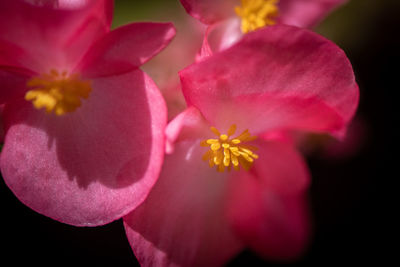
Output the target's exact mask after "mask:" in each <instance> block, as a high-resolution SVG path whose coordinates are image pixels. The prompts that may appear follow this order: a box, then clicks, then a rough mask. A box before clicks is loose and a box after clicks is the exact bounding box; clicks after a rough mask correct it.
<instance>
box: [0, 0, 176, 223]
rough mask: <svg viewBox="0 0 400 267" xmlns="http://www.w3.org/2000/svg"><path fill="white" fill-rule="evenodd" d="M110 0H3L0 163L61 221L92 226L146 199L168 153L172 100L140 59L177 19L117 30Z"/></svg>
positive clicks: (29, 201) (20, 188)
mask: <svg viewBox="0 0 400 267" xmlns="http://www.w3.org/2000/svg"><path fill="white" fill-rule="evenodd" d="M112 7H113V3H112V1H108V0H104V1H94V0H93V1H72V0H71V1H67V0H63V1H21V0H18V1H8V0H1V1H0V84H1V89H0V104H4V106H3V110H2V119H3V124H4V129H5V140H4V147H3V149H2V151H1V157H0V167H1V172H2V175H3V177H4V180H5V182H6V184H7V185H8V187H9V188H10V189H11V190H12V191H13V192H14V194H15V195H16V196H17V197H18V198H19V199H20V200H21V201H22V202H23V203H25V204H26V205H27V206H29V207H30V208H32V209H33V210H35V211H37V212H39V213H41V214H44V215H46V216H49V217H51V218H53V219H55V220H58V221H61V222H64V223H68V224H73V225H79V226H80V225H86V226H94V225H101V224H105V223H108V222H110V221H112V220H115V219H117V218H120V217H121V216H123V215H125V214H127V213H128V212H129V211H131V210H132V209H133V208H135V207H136V206H137V205H139V204H140V203H141V202H142V201H143V200H144V198H145V197H146V196H147V194H148V192H149V191H150V189H151V188H152V186H153V184H154V183H155V181H156V179H157V177H158V174H159V170H160V168H161V164H162V160H163V154H164V128H165V124H166V108H165V103H164V101H163V99H162V97H161V94H160V93H159V92H158V89H157V88H156V86H155V84H154V83H153V82H152V80H151V79H150V78H149V77H148V76H147V75H146V74H145V73H144V72H143V71H141V70H140V69H139V66H140V65H142V64H143V63H144V62H146V61H147V60H149V59H150V58H151V57H153V56H154V55H155V54H156V53H158V52H159V51H160V50H161V49H163V48H164V47H165V46H166V45H167V43H168V42H169V41H170V40H171V38H172V37H173V36H174V34H175V30H174V28H173V26H172V25H171V24H161V23H133V24H129V25H125V26H123V27H120V28H118V29H115V30H113V31H110V23H111V19H112V12H113V8H112Z"/></svg>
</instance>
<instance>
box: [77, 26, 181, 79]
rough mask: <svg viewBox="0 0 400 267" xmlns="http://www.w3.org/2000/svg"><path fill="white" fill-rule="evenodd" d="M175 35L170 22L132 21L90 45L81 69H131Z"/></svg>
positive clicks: (97, 72) (94, 72)
mask: <svg viewBox="0 0 400 267" xmlns="http://www.w3.org/2000/svg"><path fill="white" fill-rule="evenodd" d="M174 35H175V29H174V27H173V25H172V24H171V23H132V24H128V25H125V26H122V27H119V28H117V29H116V30H113V31H111V32H110V33H109V34H107V35H105V36H104V37H103V38H102V39H100V40H99V41H98V42H97V43H95V44H94V45H93V46H92V47H91V49H90V50H89V51H88V53H87V54H86V55H85V57H84V58H83V59H82V62H81V65H80V66H79V67H78V70H81V71H82V72H84V73H85V75H86V76H88V77H97V76H105V75H113V74H118V73H123V72H127V71H130V70H132V69H133V68H136V67H139V66H140V65H142V64H143V63H145V62H146V61H148V60H149V59H151V58H152V57H153V56H154V55H156V54H157V53H158V52H160V51H161V50H162V49H163V48H164V47H165V46H166V45H167V44H168V43H169V42H170V41H171V39H172V38H173V37H174Z"/></svg>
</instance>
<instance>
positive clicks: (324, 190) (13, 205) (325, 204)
mask: <svg viewBox="0 0 400 267" xmlns="http://www.w3.org/2000/svg"><path fill="white" fill-rule="evenodd" d="M176 1H178V0H176ZM144 2H147V5H148V4H149V3H150V2H151V1H143V3H141V2H140V1H129V2H128V1H117V3H116V12H115V14H116V22H115V25H119V24H122V23H125V22H126V21H127V20H128V19H130V17H129V16H131V17H132V19H133V20H143V19H144V20H146V17H144V15H143V14H146V12H145V11H147V12H151V10H144V9H146V7H145V5H146V3H144ZM154 2H156V3H158V4H159V3H161V2H162V1H154ZM168 2H172V1H168ZM127 6H132V9H130V10H135V12H136V13H134V14H131V13H129V11H130V10H129V9H127ZM135 7H138V8H135ZM142 11H143V12H142ZM128 14H129V16H128ZM399 14H400V1H398V0H376V1H374V0H352V1H351V0H350V3H349V4H347V5H346V6H344V7H342V8H340V9H339V10H337V11H336V12H335V13H333V14H332V15H331V16H330V17H329V18H327V20H326V21H325V22H324V23H323V24H322V25H321V26H320V27H318V28H317V31H318V32H319V33H321V34H323V35H325V36H326V37H328V38H329V39H332V40H333V41H334V42H336V43H337V44H338V45H339V46H340V47H342V49H343V50H344V51H345V52H346V54H347V55H348V57H349V59H350V61H351V62H352V64H353V67H354V71H355V74H356V78H357V81H358V84H359V86H360V94H361V98H360V106H359V109H358V112H357V115H356V119H357V120H360V121H362V122H363V125H364V126H363V132H362V136H361V137H360V138H362V142H361V146H360V147H359V148H358V149H357V151H356V152H355V153H353V155H350V156H345V157H342V158H341V157H333V158H332V157H321V155H320V154H319V153H314V154H311V155H309V156H308V158H307V161H308V163H309V167H310V170H311V174H312V179H313V180H312V181H313V182H312V186H311V192H310V198H311V207H312V211H313V216H314V229H315V231H314V238H313V242H312V244H311V246H310V248H309V250H308V252H307V253H306V254H305V255H304V257H303V258H302V259H299V260H298V261H296V262H293V263H288V264H287V265H289V266H299V265H305V266H309V265H310V264H315V263H318V264H324V265H325V264H328V263H340V264H346V263H357V264H360V263H370V262H372V263H376V264H383V263H384V262H386V261H389V260H395V261H399V260H398V257H396V258H395V257H394V256H395V255H396V254H395V253H396V252H397V253H398V241H397V239H396V237H395V234H396V236H397V231H395V230H396V229H397V227H398V224H397V225H396V223H395V222H394V217H393V215H394V214H396V213H398V211H399V208H398V206H397V205H396V206H395V203H398V202H397V199H396V202H395V196H396V195H399V194H396V193H392V190H390V189H393V191H395V190H398V188H396V187H395V186H394V181H396V180H397V179H399V174H398V172H396V171H394V169H395V166H396V165H399V164H400V163H399V162H397V161H398V159H399V157H398V156H397V155H396V154H395V153H394V151H395V141H396V136H398V133H397V132H396V131H395V128H396V126H397V124H398V123H399V121H400V120H399V118H398V115H399V112H397V109H396V104H395V103H396V101H397V102H398V101H399V98H396V97H395V95H396V93H397V91H399V89H400V88H399V83H398V80H399V78H398V77H399V76H400V73H399V67H398V64H399V61H400V52H399V49H400V37H399V33H400V32H399V25H400V15H399ZM399 106H400V105H397V107H399ZM395 135H396V136H395ZM0 212H1V219H0V233H1V236H0V242H1V244H2V247H1V249H0V259H1V262H2V263H1V265H2V266H7V265H15V266H19V265H28V264H29V265H33V266H35V265H36V264H37V265H38V266H60V265H61V266H64V265H75V266H81V265H84V264H89V265H90V266H136V265H138V263H137V262H136V260H135V257H134V255H133V253H132V252H131V249H130V247H129V244H128V241H127V239H126V237H125V233H124V229H123V226H122V222H121V221H120V220H119V221H116V222H113V223H111V224H109V225H106V226H102V227H97V228H77V227H73V226H69V225H64V224H61V223H59V222H56V221H53V220H51V219H49V218H47V217H44V216H42V215H39V214H37V213H35V212H33V211H32V210H30V209H29V208H28V207H26V206H24V205H23V204H22V203H20V202H19V201H18V199H17V198H16V197H15V196H14V195H13V194H12V192H11V191H10V190H9V189H8V188H7V186H6V185H5V184H4V181H3V180H2V179H1V180H0ZM395 232H396V233H395ZM392 242H394V245H393V243H392ZM4 263H5V264H4ZM274 265H280V264H277V263H273V262H266V261H263V260H262V259H260V258H258V257H257V256H256V255H255V254H253V253H252V252H250V251H245V252H243V253H242V254H240V255H238V256H237V257H236V258H234V259H233V260H232V261H231V262H230V263H229V264H228V266H274ZM324 265H323V266H324Z"/></svg>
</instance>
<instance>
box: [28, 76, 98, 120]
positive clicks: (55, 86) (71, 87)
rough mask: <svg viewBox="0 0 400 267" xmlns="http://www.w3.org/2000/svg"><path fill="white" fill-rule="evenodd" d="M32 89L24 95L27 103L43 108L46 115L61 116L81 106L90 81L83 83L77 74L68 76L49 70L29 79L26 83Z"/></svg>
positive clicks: (89, 86)
mask: <svg viewBox="0 0 400 267" xmlns="http://www.w3.org/2000/svg"><path fill="white" fill-rule="evenodd" d="M27 86H28V87H29V88H32V89H31V90H29V91H28V92H27V93H26V94H25V99H26V100H27V101H32V104H33V106H34V107H35V108H37V109H41V108H45V109H46V112H47V113H51V112H54V113H55V114H56V115H63V114H65V113H67V112H72V111H75V110H76V109H77V108H78V107H80V106H81V98H85V99H87V98H88V97H89V94H90V92H91V91H92V86H91V82H90V81H83V80H81V79H80V77H79V75H78V74H71V75H68V73H67V72H66V71H64V72H62V73H59V72H58V71H57V70H51V71H50V73H45V74H42V75H40V76H37V77H34V78H32V79H30V80H29V81H28V83H27Z"/></svg>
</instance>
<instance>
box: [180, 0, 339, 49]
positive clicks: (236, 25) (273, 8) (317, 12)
mask: <svg viewBox="0 0 400 267" xmlns="http://www.w3.org/2000/svg"><path fill="white" fill-rule="evenodd" d="M180 1H181V3H182V5H183V6H184V7H185V9H186V11H187V12H188V13H189V14H190V15H192V16H193V17H194V18H196V19H198V20H200V21H201V22H203V23H205V24H207V25H210V27H209V28H208V30H207V32H206V36H207V39H208V42H209V45H210V47H211V50H212V51H219V50H222V49H225V48H227V47H229V46H231V45H232V44H234V43H235V42H237V41H238V40H239V39H240V38H241V37H242V36H243V34H244V33H247V32H249V31H253V30H256V29H259V28H262V27H265V26H269V25H274V24H286V25H293V26H297V27H301V28H312V27H314V26H316V25H317V24H318V23H319V22H320V21H321V20H322V19H323V18H324V17H326V16H327V15H328V14H329V13H330V12H332V10H334V9H335V8H337V7H338V6H340V5H342V4H343V3H345V2H347V0H180ZM207 39H206V40H205V41H207Z"/></svg>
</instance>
